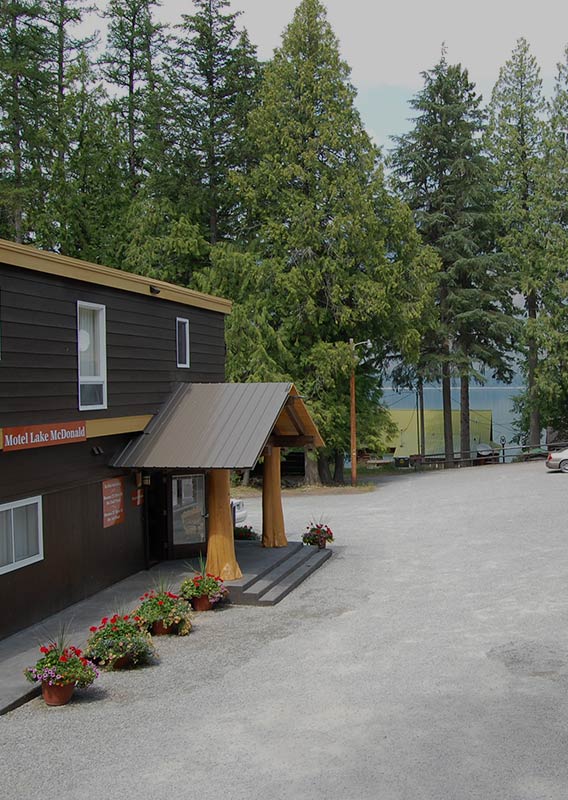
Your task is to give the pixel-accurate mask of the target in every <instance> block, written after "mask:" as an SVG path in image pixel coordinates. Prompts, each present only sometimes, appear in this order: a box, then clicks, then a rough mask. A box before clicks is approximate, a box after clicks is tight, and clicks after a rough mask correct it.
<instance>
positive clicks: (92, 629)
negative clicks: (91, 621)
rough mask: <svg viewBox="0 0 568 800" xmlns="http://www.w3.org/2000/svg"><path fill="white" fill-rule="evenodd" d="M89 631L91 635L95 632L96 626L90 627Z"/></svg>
mask: <svg viewBox="0 0 568 800" xmlns="http://www.w3.org/2000/svg"><path fill="white" fill-rule="evenodd" d="M89 630H90V631H91V633H94V632H95V631H96V630H97V626H96V625H91V627H90V628H89Z"/></svg>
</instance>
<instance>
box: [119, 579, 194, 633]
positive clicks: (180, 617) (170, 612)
mask: <svg viewBox="0 0 568 800" xmlns="http://www.w3.org/2000/svg"><path fill="white" fill-rule="evenodd" d="M140 600H141V601H142V602H141V603H140V605H139V606H138V608H136V609H135V610H134V611H133V612H132V615H133V619H134V620H136V622H137V623H138V626H139V627H140V628H141V629H143V630H146V631H149V630H151V628H152V626H153V625H154V624H155V623H158V622H161V623H162V624H163V626H164V628H172V629H173V630H172V631H171V632H172V633H177V635H178V636H186V635H187V634H188V633H189V632H190V630H191V613H190V609H189V605H188V603H187V601H186V600H184V599H183V598H182V597H180V596H179V595H177V594H174V593H173V592H170V591H169V589H165V588H162V589H152V591H150V592H144V594H143V595H142V596H141V597H140Z"/></svg>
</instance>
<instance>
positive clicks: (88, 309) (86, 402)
mask: <svg viewBox="0 0 568 800" xmlns="http://www.w3.org/2000/svg"><path fill="white" fill-rule="evenodd" d="M77 353H78V360H79V410H80V411H89V410H92V409H97V408H106V407H107V375H106V316H105V307H104V306H101V305H98V304H96V303H84V302H82V301H79V302H78V303H77Z"/></svg>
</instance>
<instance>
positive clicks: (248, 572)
mask: <svg viewBox="0 0 568 800" xmlns="http://www.w3.org/2000/svg"><path fill="white" fill-rule="evenodd" d="M235 545H236V553H237V561H238V562H239V565H240V567H241V569H242V571H243V576H242V578H239V579H238V580H236V581H231V582H230V583H229V584H228V586H229V590H230V593H231V598H233V597H235V598H236V597H240V596H241V595H242V593H243V592H244V591H246V589H248V588H249V586H252V585H253V584H254V583H255V582H256V581H258V580H259V579H260V578H263V577H264V576H265V575H267V574H268V573H269V572H271V571H272V570H273V569H275V568H277V567H278V566H280V565H281V564H283V563H284V562H286V561H288V559H290V558H291V557H292V556H294V555H295V554H297V553H301V552H302V551H303V550H305V549H306V548H305V547H304V545H303V544H302V543H301V542H288V545H287V546H286V547H276V548H273V549H272V548H264V547H261V546H260V545H259V543H258V542H235Z"/></svg>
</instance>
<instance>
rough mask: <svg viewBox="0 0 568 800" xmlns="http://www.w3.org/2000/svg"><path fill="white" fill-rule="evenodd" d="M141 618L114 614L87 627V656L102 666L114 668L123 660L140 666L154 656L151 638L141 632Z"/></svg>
mask: <svg viewBox="0 0 568 800" xmlns="http://www.w3.org/2000/svg"><path fill="white" fill-rule="evenodd" d="M139 623H140V617H138V618H137V615H136V616H134V615H132V616H131V615H129V614H125V615H123V616H120V615H119V614H114V615H113V616H112V617H110V618H108V617H103V618H102V619H101V622H100V625H98V626H96V625H93V626H92V627H91V628H90V631H91V635H90V637H89V639H88V641H87V648H86V651H85V652H86V654H87V657H88V658H91V659H93V661H96V662H97V663H98V664H101V665H102V666H106V667H110V668H111V669H113V668H114V667H115V665H116V662H117V661H118V659H122V658H126V659H128V661H129V662H130V663H131V664H133V665H134V664H141V663H144V662H146V661H148V659H149V658H150V657H151V656H153V655H155V650H154V646H153V644H152V637H151V636H150V634H149V633H147V632H146V631H144V630H141V629H140V626H139Z"/></svg>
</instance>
